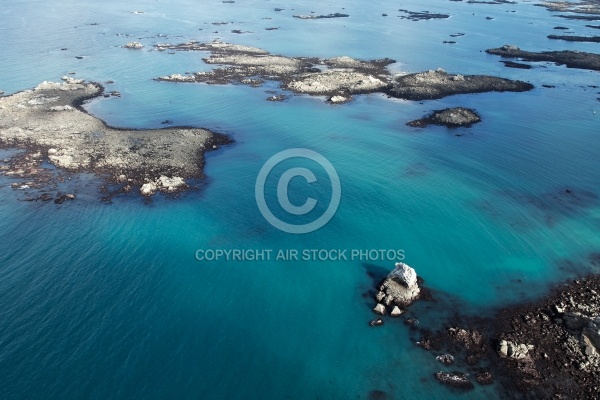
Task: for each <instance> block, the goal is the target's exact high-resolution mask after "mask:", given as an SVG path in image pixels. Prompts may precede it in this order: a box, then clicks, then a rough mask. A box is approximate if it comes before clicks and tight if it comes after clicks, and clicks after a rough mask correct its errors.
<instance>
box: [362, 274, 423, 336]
mask: <svg viewBox="0 0 600 400" xmlns="http://www.w3.org/2000/svg"><path fill="white" fill-rule="evenodd" d="M420 292H421V289H420V288H419V284H418V282H417V273H416V272H415V270H414V269H413V268H411V267H410V266H408V265H407V264H404V263H401V262H399V263H396V266H395V268H394V270H393V271H392V272H390V273H389V275H388V276H387V277H386V278H385V279H384V281H383V282H382V284H381V285H380V286H379V291H378V292H377V294H376V296H375V300H376V301H377V304H376V305H375V308H373V311H374V312H375V313H376V314H379V315H386V314H387V313H388V312H389V315H390V316H392V317H399V316H400V315H402V314H403V313H404V310H403V308H405V307H408V306H409V305H411V304H412V303H413V302H414V301H415V300H417V299H418V298H419V294H420ZM376 321H377V320H376ZM371 324H372V325H374V324H373V323H371ZM376 325H381V324H380V323H376Z"/></svg>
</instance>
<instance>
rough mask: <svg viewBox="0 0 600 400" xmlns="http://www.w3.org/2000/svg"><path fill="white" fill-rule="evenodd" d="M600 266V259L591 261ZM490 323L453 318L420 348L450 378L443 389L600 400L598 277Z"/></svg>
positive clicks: (425, 333)
mask: <svg viewBox="0 0 600 400" xmlns="http://www.w3.org/2000/svg"><path fill="white" fill-rule="evenodd" d="M590 259H591V261H592V264H595V265H600V255H599V254H593V255H591V257H590ZM491 315H493V316H492V317H482V316H465V315H458V314H455V315H453V316H452V317H450V319H449V320H448V321H447V322H446V323H445V324H444V327H443V328H441V329H439V330H437V331H435V332H433V331H431V330H429V329H427V328H421V329H420V334H421V337H420V339H419V340H418V342H417V345H419V346H420V347H421V348H423V349H424V350H427V351H428V352H430V353H432V355H433V356H435V357H436V359H437V360H438V361H439V362H440V363H441V364H444V365H452V371H439V372H437V373H434V376H435V378H436V379H437V380H438V381H440V382H441V383H443V384H445V385H449V386H452V387H455V388H460V389H463V390H470V389H473V387H474V385H473V383H472V378H471V377H472V376H474V377H475V381H476V382H477V383H479V384H481V385H488V384H491V383H492V382H494V381H497V382H498V383H499V386H498V390H499V391H500V393H501V394H502V395H503V397H506V398H535V399H556V398H562V399H567V398H568V399H591V398H596V397H597V394H598V393H600V276H599V275H591V276H588V277H586V278H582V279H578V280H575V281H573V282H571V283H568V284H563V285H560V286H557V287H555V288H554V289H553V290H552V291H551V293H550V294H549V295H547V296H546V297H544V298H542V299H541V300H539V301H536V302H534V303H526V304H517V305H510V306H508V307H505V308H503V309H500V310H497V311H495V312H494V313H492V314H491Z"/></svg>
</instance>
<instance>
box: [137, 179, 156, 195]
mask: <svg viewBox="0 0 600 400" xmlns="http://www.w3.org/2000/svg"><path fill="white" fill-rule="evenodd" d="M156 190H157V187H156V183H154V182H148V183H144V184H143V185H142V187H141V188H140V193H141V194H142V195H143V196H152V195H153V194H154V193H156Z"/></svg>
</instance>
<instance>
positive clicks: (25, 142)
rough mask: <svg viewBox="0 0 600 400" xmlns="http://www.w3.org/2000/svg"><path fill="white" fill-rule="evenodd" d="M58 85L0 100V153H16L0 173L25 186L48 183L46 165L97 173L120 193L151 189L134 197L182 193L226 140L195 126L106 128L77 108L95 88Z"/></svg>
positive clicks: (92, 85)
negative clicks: (2, 150)
mask: <svg viewBox="0 0 600 400" xmlns="http://www.w3.org/2000/svg"><path fill="white" fill-rule="evenodd" d="M63 80H65V82H62V83H53V82H43V83H41V84H39V85H38V86H37V87H35V88H34V89H33V90H25V91H22V92H19V93H15V94H13V95H10V96H5V97H2V98H0V121H1V122H0V147H2V148H6V149H8V148H16V149H22V150H24V152H21V153H19V154H18V155H17V156H14V157H13V158H12V159H11V160H8V166H6V167H4V168H3V171H1V172H2V173H3V174H4V175H7V176H11V177H15V178H22V179H25V180H26V181H28V182H31V183H30V184H28V185H27V186H29V187H31V186H44V185H45V184H47V183H48V182H49V180H50V178H49V177H48V171H47V170H45V169H44V168H43V167H42V164H43V162H44V161H45V160H46V161H48V162H50V163H51V164H53V165H54V166H55V167H57V169H59V170H62V171H68V172H72V173H76V172H92V173H95V174H98V175H101V176H102V177H104V178H105V179H106V180H107V181H108V182H109V183H114V184H120V185H122V186H123V190H124V191H129V190H130V189H132V188H133V187H136V186H142V185H146V184H148V183H152V184H153V185H155V186H156V187H155V189H154V190H142V191H141V194H143V195H150V194H153V193H155V192H156V191H163V192H168V193H174V192H178V191H182V190H185V189H187V188H188V185H187V184H186V183H185V181H184V180H185V179H188V178H200V177H202V167H203V164H204V153H205V152H206V151H209V150H212V149H213V147H216V146H217V145H218V144H224V143H228V142H230V141H231V140H230V139H229V138H228V137H226V136H225V135H221V134H216V133H213V132H210V131H208V130H206V129H199V128H189V127H170V128H166V129H148V130H131V129H123V128H115V127H110V126H108V125H106V124H105V123H104V122H103V121H101V120H99V119H98V118H95V117H93V116H91V115H89V114H88V113H86V112H85V110H84V109H83V108H82V104H83V103H84V102H85V101H86V100H90V99H93V98H96V97H99V96H101V95H102V93H103V87H102V86H101V85H99V84H97V83H86V82H84V81H83V80H74V79H63ZM22 186H23V185H21V187H22ZM146 189H148V186H146Z"/></svg>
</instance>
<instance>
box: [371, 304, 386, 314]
mask: <svg viewBox="0 0 600 400" xmlns="http://www.w3.org/2000/svg"><path fill="white" fill-rule="evenodd" d="M373 311H375V313H377V314H381V315H385V306H384V305H383V304H381V303H377V305H376V306H375V308H374V309H373Z"/></svg>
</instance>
